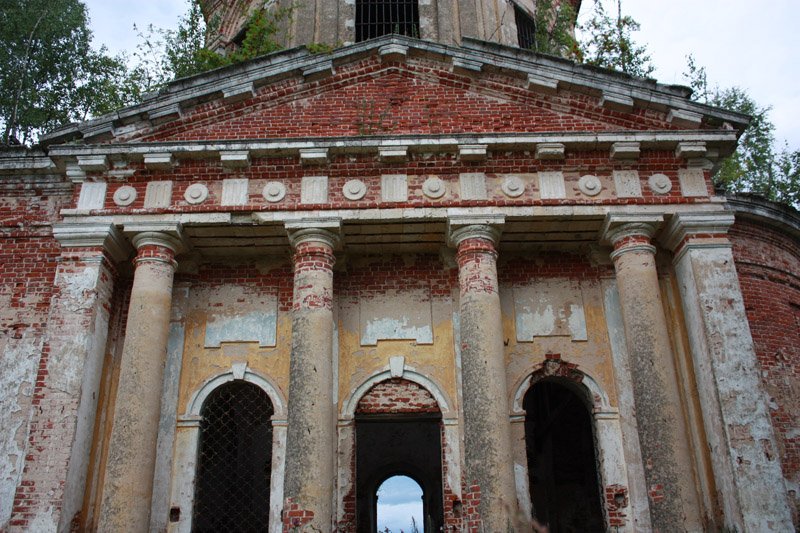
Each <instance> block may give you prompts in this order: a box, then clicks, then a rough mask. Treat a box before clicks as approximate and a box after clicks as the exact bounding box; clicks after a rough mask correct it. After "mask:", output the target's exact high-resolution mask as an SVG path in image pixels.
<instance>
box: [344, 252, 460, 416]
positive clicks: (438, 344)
mask: <svg viewBox="0 0 800 533" xmlns="http://www.w3.org/2000/svg"><path fill="white" fill-rule="evenodd" d="M342 268H345V269H346V271H343V272H336V273H335V274H334V294H335V295H336V298H337V299H338V301H339V369H338V373H339V381H338V383H339V385H338V386H339V390H338V399H339V405H340V410H341V406H342V405H343V403H344V402H346V401H347V400H348V399H350V397H351V395H352V394H353V392H354V391H355V390H356V388H358V387H359V386H360V385H361V384H363V383H364V382H365V381H367V379H369V378H370V377H372V376H373V375H374V374H377V373H379V372H382V371H385V369H386V367H387V365H388V364H389V361H390V358H391V357H395V356H401V357H403V358H404V364H405V365H407V366H408V367H410V368H413V369H414V370H415V371H416V372H418V373H420V374H423V375H425V376H427V377H428V378H430V379H431V380H433V381H434V382H436V383H437V384H439V386H440V387H441V388H442V390H443V391H444V393H445V394H446V395H447V396H448V397H449V398H450V400H451V402H452V404H451V406H450V407H451V408H454V407H455V406H456V405H457V403H456V400H455V399H456V398H457V385H456V361H455V350H454V345H453V329H452V319H453V290H454V289H455V287H456V285H455V283H456V281H455V275H456V274H455V270H454V269H453V268H452V267H447V266H446V265H444V264H443V263H442V262H441V260H440V259H439V258H438V257H436V256H427V255H405V256H390V257H353V258H349V260H348V261H347V265H346V266H344V267H342Z"/></svg>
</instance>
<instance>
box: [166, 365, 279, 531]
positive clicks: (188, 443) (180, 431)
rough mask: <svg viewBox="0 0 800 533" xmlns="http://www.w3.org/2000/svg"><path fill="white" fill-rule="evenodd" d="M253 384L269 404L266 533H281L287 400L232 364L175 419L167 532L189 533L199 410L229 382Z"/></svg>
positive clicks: (261, 378) (262, 380)
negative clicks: (269, 441) (269, 442)
mask: <svg viewBox="0 0 800 533" xmlns="http://www.w3.org/2000/svg"><path fill="white" fill-rule="evenodd" d="M236 380H239V381H243V382H246V383H250V384H252V385H255V386H256V387H258V388H259V389H261V390H262V391H263V392H265V393H266V394H267V396H268V397H269V399H270V401H271V402H272V408H273V415H272V458H271V473H270V498H269V533H279V532H280V531H281V518H280V515H281V508H282V504H283V477H284V463H285V458H286V405H287V404H286V399H285V398H284V396H283V394H282V393H281V391H280V389H279V388H278V387H277V386H276V385H275V384H274V383H273V382H272V380H270V379H269V378H267V377H265V376H263V375H260V374H258V373H256V372H253V371H252V370H250V369H249V368H247V367H246V366H245V365H240V364H235V365H233V366H232V367H231V369H230V370H228V371H227V372H223V373H221V374H218V375H216V376H214V377H212V378H210V379H208V380H206V381H205V382H204V383H203V384H202V385H201V386H200V387H199V388H198V389H197V390H196V391H195V392H194V393H192V395H191V396H190V398H189V401H188V403H187V405H186V410H185V411H184V413H183V414H181V415H179V416H178V420H177V431H176V434H175V455H174V463H175V468H174V469H173V479H172V488H171V495H170V521H169V531H170V532H185V533H190V532H191V531H192V510H193V508H194V488H195V480H196V475H197V464H198V449H199V446H198V445H199V439H200V423H201V416H200V413H201V410H202V407H203V405H204V403H205V402H206V400H207V399H208V397H209V396H210V395H211V394H212V393H213V392H214V391H215V390H217V389H218V388H219V387H221V386H223V385H225V384H226V383H230V382H232V381H236Z"/></svg>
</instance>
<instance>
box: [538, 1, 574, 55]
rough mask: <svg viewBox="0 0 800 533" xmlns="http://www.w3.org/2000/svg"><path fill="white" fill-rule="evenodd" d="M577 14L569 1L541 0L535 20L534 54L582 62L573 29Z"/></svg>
mask: <svg viewBox="0 0 800 533" xmlns="http://www.w3.org/2000/svg"><path fill="white" fill-rule="evenodd" d="M576 17H577V13H576V12H575V8H573V7H572V4H570V3H569V2H567V1H561V2H558V3H556V2H555V1H554V0H539V1H538V2H537V4H536V13H535V15H534V18H533V25H534V35H533V46H531V49H532V50H533V51H534V52H539V53H542V54H551V55H558V56H562V57H567V58H571V59H576V60H580V59H581V56H580V47H579V46H578V41H577V40H576V39H575V33H574V31H573V27H574V26H575V19H576Z"/></svg>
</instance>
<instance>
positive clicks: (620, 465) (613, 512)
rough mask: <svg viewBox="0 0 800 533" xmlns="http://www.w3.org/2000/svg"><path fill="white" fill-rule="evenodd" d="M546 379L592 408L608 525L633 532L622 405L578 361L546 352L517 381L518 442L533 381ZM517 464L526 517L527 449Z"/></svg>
mask: <svg viewBox="0 0 800 533" xmlns="http://www.w3.org/2000/svg"><path fill="white" fill-rule="evenodd" d="M547 379H549V380H556V381H558V382H560V383H561V384H562V385H564V386H565V387H568V388H569V389H570V390H571V391H572V392H573V393H574V394H576V395H577V396H578V397H579V398H580V400H581V401H582V402H583V403H584V405H585V406H586V408H587V410H588V411H589V413H590V417H591V420H592V424H593V431H594V442H595V454H596V462H597V471H598V476H599V488H600V495H601V506H602V511H603V516H604V520H605V522H606V524H605V526H606V528H608V529H612V528H613V530H614V531H633V529H632V528H633V524H632V523H631V520H630V519H629V518H628V516H631V515H632V514H633V513H632V512H631V510H630V509H629V508H628V506H629V497H628V487H629V483H628V472H627V467H626V463H625V456H624V449H623V445H622V429H621V426H620V417H619V410H618V409H617V408H616V407H615V406H613V405H611V403H610V401H609V396H608V393H607V392H606V390H605V389H604V388H603V387H602V386H601V385H600V382H599V381H598V380H597V379H595V378H594V377H593V376H591V375H590V374H588V373H586V372H584V371H583V370H582V369H580V368H578V366H577V365H574V364H571V363H569V362H567V361H565V360H562V359H561V358H560V356H556V357H553V356H548V358H547V359H545V360H544V361H543V362H542V363H540V364H538V365H536V366H535V367H534V368H532V369H531V371H530V372H529V373H528V374H526V375H525V376H524V377H523V378H522V379H520V380H518V381H517V383H516V385H515V386H514V388H513V389H512V397H511V413H510V417H511V421H512V431H514V432H515V434H514V436H515V438H519V439H520V441H522V440H523V439H524V423H525V416H526V412H525V409H524V408H523V404H524V399H525V395H526V394H527V393H528V391H529V390H530V388H531V387H532V386H533V385H534V384H535V383H537V382H539V381H541V380H547ZM515 463H516V465H515V474H516V475H515V478H516V484H517V498H518V501H519V504H520V508H521V510H522V512H523V513H524V514H525V515H526V516H532V508H531V501H530V482H529V468H528V464H527V459H526V454H525V453H524V450H518V451H517V453H516V454H515Z"/></svg>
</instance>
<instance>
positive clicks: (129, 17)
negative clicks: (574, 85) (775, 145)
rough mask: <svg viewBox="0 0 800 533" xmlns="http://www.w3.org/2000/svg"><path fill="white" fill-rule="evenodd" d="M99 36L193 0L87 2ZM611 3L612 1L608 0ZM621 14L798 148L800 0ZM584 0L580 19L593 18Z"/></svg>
mask: <svg viewBox="0 0 800 533" xmlns="http://www.w3.org/2000/svg"><path fill="white" fill-rule="evenodd" d="M84 1H85V3H86V4H87V5H88V6H89V16H90V17H91V27H92V30H93V31H94V35H95V42H96V43H98V44H105V45H106V46H107V47H108V48H109V49H110V50H112V51H113V52H121V51H130V50H133V49H134V48H135V46H136V43H137V42H138V39H137V36H136V32H135V31H134V30H133V25H134V24H136V25H137V26H139V27H140V28H144V27H146V26H147V25H148V24H154V25H156V26H161V27H173V26H174V25H175V24H176V22H177V20H178V18H179V17H180V15H181V14H183V13H184V12H185V11H186V9H187V5H188V2H187V0H138V1H136V2H132V1H130V0H84ZM605 2H606V3H607V4H608V8H609V9H613V6H612V5H611V4H612V2H611V1H610V0H605ZM622 5H623V12H625V13H627V14H629V15H631V16H632V17H633V18H634V19H635V20H637V21H638V22H639V23H640V24H641V26H642V29H641V31H640V32H639V34H638V41H639V42H640V43H646V44H647V47H648V49H649V51H650V55H651V56H652V59H653V63H654V64H655V65H656V68H657V70H656V72H655V77H656V78H657V79H658V80H659V81H661V82H664V83H685V79H684V78H683V77H682V74H683V73H684V72H685V70H686V56H687V55H689V54H694V57H695V59H696V60H697V63H698V64H699V65H703V66H705V67H706V68H707V70H708V75H709V81H711V82H712V83H715V84H719V85H720V86H721V87H730V86H734V85H737V86H740V87H742V88H744V89H747V90H748V91H749V92H750V94H751V95H752V96H753V97H754V98H755V99H756V101H757V102H759V103H760V104H762V105H771V106H772V108H773V109H772V113H771V118H772V121H773V122H774V123H775V126H776V128H777V131H776V137H777V140H778V141H779V142H780V143H782V142H783V140H784V139H786V140H788V141H789V144H790V146H791V147H792V148H793V149H800V89H798V83H799V82H800V69H798V65H800V61H798V59H797V51H798V50H800V31H798V29H797V23H798V21H800V0H759V1H745V0H623V4H622ZM592 6H593V1H592V0H584V1H583V9H582V11H581V20H586V18H588V17H590V16H591V11H592Z"/></svg>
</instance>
